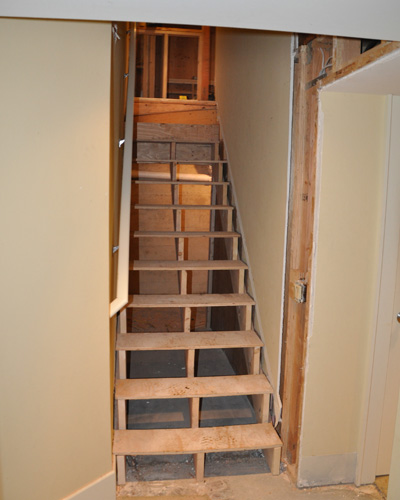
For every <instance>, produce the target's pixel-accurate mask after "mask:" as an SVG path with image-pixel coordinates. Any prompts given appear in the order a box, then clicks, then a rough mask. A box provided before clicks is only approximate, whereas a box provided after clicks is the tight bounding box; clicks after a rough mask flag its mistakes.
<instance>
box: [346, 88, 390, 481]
mask: <svg viewBox="0 0 400 500" xmlns="http://www.w3.org/2000/svg"><path fill="white" fill-rule="evenodd" d="M388 100H389V103H388V104H389V106H388V107H389V110H388V130H387V140H388V142H387V161H386V173H385V177H386V178H385V181H386V182H385V187H384V193H383V203H384V208H383V223H382V226H383V231H382V237H381V250H380V266H379V271H380V279H379V280H378V283H379V289H378V291H377V293H378V297H377V305H376V311H375V326H376V328H375V332H374V335H373V338H372V345H371V346H370V347H371V351H370V352H371V360H370V363H369V367H368V380H369V384H368V394H367V395H366V398H365V399H366V403H365V412H364V421H363V427H362V433H361V437H360V458H359V464H358V466H357V474H356V484H366V483H372V482H373V481H374V480H375V475H376V461H377V456H378V448H379V438H380V428H381V420H382V412H383V399H384V388H385V383H386V374H387V362H388V358H389V345H390V335H391V324H392V320H393V304H394V293H395V289H396V272H394V271H393V270H394V269H396V266H397V255H398V249H399V234H400V199H399V193H400V169H399V167H398V159H399V158H400V143H399V141H398V134H399V133H400V97H394V98H392V97H389V99H388ZM392 137H393V140H391V139H392Z"/></svg>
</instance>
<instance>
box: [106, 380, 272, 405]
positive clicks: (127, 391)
mask: <svg viewBox="0 0 400 500" xmlns="http://www.w3.org/2000/svg"><path fill="white" fill-rule="evenodd" d="M271 392H272V389H271V386H270V384H269V382H268V380H267V378H266V377H265V375H231V376H226V377H189V378H188V377H175V378H150V379H121V380H117V381H116V383H115V398H116V399H117V400H137V399H146V400H147V399H170V398H172V399H176V398H212V397H220V396H246V395H250V394H270V393H271Z"/></svg>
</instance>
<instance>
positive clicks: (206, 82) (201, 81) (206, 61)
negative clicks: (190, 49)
mask: <svg viewBox="0 0 400 500" xmlns="http://www.w3.org/2000/svg"><path fill="white" fill-rule="evenodd" d="M200 46H201V47H200V49H201V50H199V57H200V65H201V73H200V75H199V76H198V83H197V99H199V100H204V101H207V100H208V92H209V86H210V27H209V26H203V28H202V37H201V42H200Z"/></svg>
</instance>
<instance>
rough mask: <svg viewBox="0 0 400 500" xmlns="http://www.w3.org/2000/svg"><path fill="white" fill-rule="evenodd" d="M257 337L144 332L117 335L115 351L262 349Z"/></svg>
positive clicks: (239, 333) (232, 333) (249, 334)
mask: <svg viewBox="0 0 400 500" xmlns="http://www.w3.org/2000/svg"><path fill="white" fill-rule="evenodd" d="M262 346H263V343H262V341H261V339H260V338H259V337H258V335H257V334H256V333H255V332H254V331H252V330H249V331H230V332H191V333H188V332H158V333H152V332H146V333H126V334H119V335H117V346H116V348H117V350H125V351H149V350H153V349H154V350H155V351H164V350H167V351H168V350H183V349H223V348H245V347H262Z"/></svg>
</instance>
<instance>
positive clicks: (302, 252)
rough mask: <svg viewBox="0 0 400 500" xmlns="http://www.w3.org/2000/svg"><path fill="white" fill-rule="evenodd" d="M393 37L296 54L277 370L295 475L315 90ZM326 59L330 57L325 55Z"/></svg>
mask: <svg viewBox="0 0 400 500" xmlns="http://www.w3.org/2000/svg"><path fill="white" fill-rule="evenodd" d="M398 47H399V44H398V43H397V42H383V43H381V44H379V45H378V46H376V47H374V48H373V49H371V50H369V51H368V52H365V53H363V54H360V55H356V54H357V52H358V42H357V41H355V40H351V39H339V38H334V39H332V38H330V37H315V38H313V39H312V40H311V41H309V42H308V44H307V45H301V46H300V47H299V48H298V50H297V54H296V63H295V88H294V117H293V141H292V173H291V176H292V178H291V192H290V200H289V203H290V219H289V236H288V253H287V281H286V287H287V290H288V294H287V297H286V305H285V324H284V339H283V342H284V344H285V345H286V349H285V351H284V353H283V354H284V357H283V370H282V392H281V394H282V402H283V418H282V426H281V433H282V434H281V435H282V440H283V442H284V451H283V453H284V456H285V457H286V460H287V462H288V464H289V469H290V470H291V471H292V473H293V475H294V477H297V474H298V465H299V458H300V455H299V445H300V429H301V428H302V419H303V403H304V373H305V369H306V356H307V352H306V350H307V339H308V335H309V331H310V328H311V326H310V317H311V310H310V307H312V304H313V298H312V295H313V293H314V290H313V288H312V283H313V275H312V269H313V265H314V259H315V217H316V210H317V208H316V190H317V188H318V187H317V185H316V171H317V162H318V155H319V145H318V144H317V140H318V126H319V125H318V114H319V112H320V111H319V110H320V101H319V90H320V89H322V88H324V86H326V85H327V84H329V83H331V82H333V81H335V80H337V79H340V78H342V77H343V76H346V75H348V74H351V73H352V72H354V71H356V70H357V69H359V68H362V67H364V66H366V65H368V64H369V63H371V62H373V61H375V60H377V59H379V58H380V57H382V56H384V55H386V54H389V53H390V52H392V51H393V50H395V49H397V48H398ZM330 58H331V59H330ZM296 282H297V283H299V282H300V283H303V284H305V285H306V286H307V299H306V301H305V302H303V303H298V302H297V301H296V300H295V296H294V287H295V284H296Z"/></svg>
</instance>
